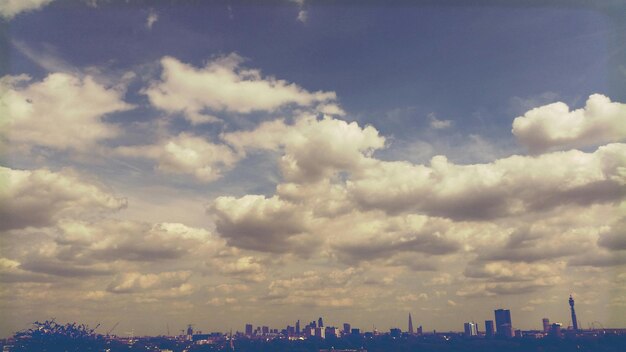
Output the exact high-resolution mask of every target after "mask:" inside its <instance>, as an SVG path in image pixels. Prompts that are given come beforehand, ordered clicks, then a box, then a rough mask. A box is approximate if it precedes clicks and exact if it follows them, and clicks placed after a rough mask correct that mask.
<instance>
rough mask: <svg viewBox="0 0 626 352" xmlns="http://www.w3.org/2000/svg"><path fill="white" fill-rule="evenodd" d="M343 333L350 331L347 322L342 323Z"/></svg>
mask: <svg viewBox="0 0 626 352" xmlns="http://www.w3.org/2000/svg"><path fill="white" fill-rule="evenodd" d="M343 333H344V334H345V335H347V334H349V333H350V324H349V323H343Z"/></svg>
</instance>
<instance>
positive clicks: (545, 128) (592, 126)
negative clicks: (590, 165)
mask: <svg viewBox="0 0 626 352" xmlns="http://www.w3.org/2000/svg"><path fill="white" fill-rule="evenodd" d="M513 134H514V135H515V137H517V139H518V141H519V142H520V143H521V144H523V145H524V146H526V147H527V148H528V149H529V150H530V151H531V152H532V153H543V152H545V151H547V150H550V149H561V148H565V147H573V148H583V147H589V146H596V145H602V144H606V143H611V142H619V141H623V140H624V139H626V104H622V103H617V102H611V100H610V99H609V98H608V97H606V96H604V95H601V94H593V95H591V96H590V97H589V99H588V100H587V103H586V105H585V107H584V108H582V109H577V110H573V111H570V110H569V107H568V106H567V105H566V104H564V103H562V102H557V103H553V104H549V105H544V106H541V107H538V108H535V109H532V110H530V111H528V112H527V113H526V114H524V116H520V117H517V118H515V120H514V121H513Z"/></svg>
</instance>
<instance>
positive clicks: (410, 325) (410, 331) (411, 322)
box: [409, 313, 414, 334]
mask: <svg viewBox="0 0 626 352" xmlns="http://www.w3.org/2000/svg"><path fill="white" fill-rule="evenodd" d="M413 333H414V331H413V319H411V313H409V334H413Z"/></svg>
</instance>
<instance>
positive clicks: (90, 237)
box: [56, 220, 225, 262]
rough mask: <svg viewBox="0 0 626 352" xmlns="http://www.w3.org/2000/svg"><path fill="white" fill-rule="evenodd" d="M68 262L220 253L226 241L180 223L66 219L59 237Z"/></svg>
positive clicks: (164, 258)
mask: <svg viewBox="0 0 626 352" xmlns="http://www.w3.org/2000/svg"><path fill="white" fill-rule="evenodd" d="M56 241H57V243H58V244H59V246H61V251H62V252H64V253H67V254H65V255H64V257H65V260H66V261H101V262H112V261H117V260H125V261H131V262H158V261H163V260H168V259H181V258H183V256H190V255H192V254H193V253H196V252H200V251H201V252H202V253H203V255H204V256H208V255H216V254H217V253H218V252H219V251H221V250H222V249H223V248H224V246H225V242H224V241H223V240H222V239H220V238H218V237H217V236H214V235H212V234H211V233H210V232H209V231H207V230H204V229H200V228H193V227H188V226H185V225H183V224H178V223H159V224H153V225H151V224H147V223H143V222H136V221H121V220H105V221H100V222H97V223H87V222H81V221H63V222H61V223H60V224H59V236H58V237H57V239H56Z"/></svg>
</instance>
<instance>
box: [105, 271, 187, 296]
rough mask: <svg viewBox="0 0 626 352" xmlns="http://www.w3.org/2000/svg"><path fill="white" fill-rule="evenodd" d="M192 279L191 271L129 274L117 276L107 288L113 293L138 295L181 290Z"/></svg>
mask: <svg viewBox="0 0 626 352" xmlns="http://www.w3.org/2000/svg"><path fill="white" fill-rule="evenodd" d="M190 277H191V272H190V271H168V272H162V273H157V274H142V273H139V272H129V273H123V274H119V275H117V276H116V277H115V278H114V280H113V281H112V282H111V283H110V284H109V285H108V286H107V291H109V292H112V293H137V292H145V291H152V290H162V289H171V288H179V287H181V286H182V285H184V284H185V283H186V282H187V281H188V280H189V278H190Z"/></svg>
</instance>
